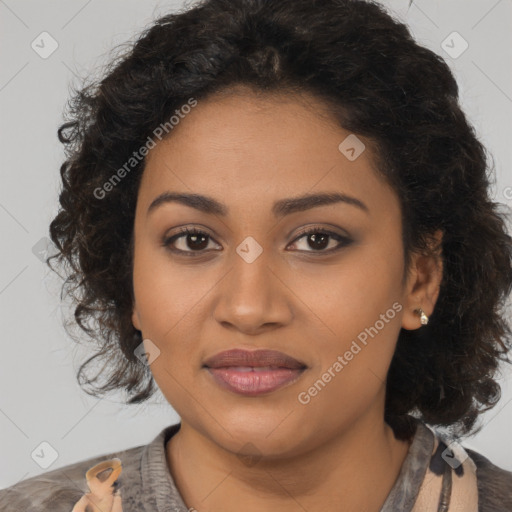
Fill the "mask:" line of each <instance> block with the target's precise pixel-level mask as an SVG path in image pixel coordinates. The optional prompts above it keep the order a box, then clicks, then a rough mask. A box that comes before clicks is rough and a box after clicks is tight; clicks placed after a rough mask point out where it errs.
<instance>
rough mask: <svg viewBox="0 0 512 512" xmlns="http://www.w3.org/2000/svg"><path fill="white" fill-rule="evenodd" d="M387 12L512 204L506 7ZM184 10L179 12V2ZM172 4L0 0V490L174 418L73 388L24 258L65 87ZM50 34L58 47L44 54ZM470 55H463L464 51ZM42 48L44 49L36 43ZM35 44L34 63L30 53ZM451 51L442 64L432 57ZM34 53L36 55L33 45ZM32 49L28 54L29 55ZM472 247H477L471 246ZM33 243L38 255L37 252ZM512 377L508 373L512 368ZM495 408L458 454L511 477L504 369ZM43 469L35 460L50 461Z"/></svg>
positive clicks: (510, 48)
mask: <svg viewBox="0 0 512 512" xmlns="http://www.w3.org/2000/svg"><path fill="white" fill-rule="evenodd" d="M408 3H409V2H408V0H395V1H392V2H386V4H387V5H388V6H389V7H390V8H391V9H392V10H393V12H394V13H395V15H396V16H397V17H398V18H400V19H402V20H404V21H405V22H406V23H407V24H408V25H409V27H410V28H411V30H412V32H413V34H414V35H415V37H416V38H417V40H418V41H420V42H421V43H422V44H424V45H426V46H427V47H429V48H431V49H433V50H434V51H435V52H437V53H438V54H440V55H442V56H443V57H444V58H445V59H446V60H447V61H448V62H449V64H450V66H451V67H452V69H453V71H454V72H455V74H456V77H457V80H458V83H459V85H460V91H461V96H462V104H463V108H464V109H465V111H466V112H467V114H468V115H469V117H470V119H471V121H472V122H473V124H474V126H475V129H476V131H477V133H478V134H479V136H480V138H481V140H482V141H483V142H484V144H485V145H486V146H487V147H488V148H489V151H490V152H491V153H492V155H493V156H494V160H495V166H496V178H497V181H496V183H495V185H494V186H493V194H494V196H495V199H496V200H497V201H500V202H502V203H504V204H506V205H507V206H509V207H510V206H511V205H512V173H511V165H510V164H511V150H510V148H511V144H510V133H511V118H512V87H511V82H512V80H511V62H512V61H511V52H512V35H511V34H512V30H511V28H512V27H511V24H512V0H478V1H477V0H471V1H468V0H457V1H455V0H449V1H447V0H443V1H441V0H437V1H432V0H430V1H427V0H415V5H413V6H411V7H410V8H409V7H408ZM187 4H190V2H187ZM183 5H184V3H183V2H181V1H176V2H170V1H156V0H146V1H144V2H142V1H140V0H139V1H138V2H137V1H134V0H122V1H121V0H103V1H101V2H100V1H99V0H89V1H87V0H80V1H78V0H73V1H71V0H66V1H64V0H53V1H50V0H47V1H41V0H31V1H29V0H21V1H15V0H5V1H3V0H0V48H1V54H0V59H1V60H0V109H1V117H0V130H1V137H0V141H1V142H0V144H1V146H0V173H1V181H0V183H1V188H0V228H1V237H2V243H1V252H0V258H1V259H0V263H1V264H0V327H1V330H0V332H1V333H2V358H1V359H0V368H1V371H0V389H1V396H0V433H1V436H0V461H2V462H1V466H0V488H4V487H7V486H10V485H12V484H15V483H16V482H18V481H20V480H22V479H25V478H29V477H32V476H35V475H37V474H40V473H43V472H45V471H50V470H53V469H57V468H59V467H62V466H65V465H67V464H71V463H73V462H77V461H79V460H83V459H86V458H89V457H93V456H96V455H101V454H104V453H108V452H112V451H115V450H118V449H119V450H120V449H124V448H128V447H132V446H136V445H140V444H145V443H147V442H148V441H149V440H151V439H152V438H153V437H154V436H155V435H157V434H158V433H159V432H160V430H161V429H162V428H163V427H164V426H166V425H169V424H171V423H175V422H177V421H179V418H178V416H177V414H176V413H175V412H174V411H173V409H172V408H171V407H170V405H168V404H167V402H166V400H165V398H164V397H163V395H162V394H161V393H159V394H158V395H157V396H156V397H154V398H153V399H152V400H151V402H150V403H146V404H144V405H141V406H131V407H127V406H123V405H122V403H121V399H122V397H121V395H118V397H117V398H116V397H110V398H104V399H102V400H96V399H94V398H92V397H90V396H89V395H86V394H85V393H84V392H83V391H81V389H80V388H79V386H78V384H77V383H76V381H75V374H76V370H77V368H78V366H79V363H80V362H81V361H83V360H84V359H85V356H86V355H87V354H88V352H87V351H86V350H85V349H84V348H83V347H80V346H79V345H77V344H76V343H74V342H73V341H71V340H70V339H69V337H68V336H67V335H66V334H65V331H64V329H63V327H62V317H63V315H65V313H66V311H65V306H62V305H61V304H60V302H59V286H60V281H59V280H58V279H57V278H56V277H55V276H54V275H53V274H52V273H51V272H50V271H49V270H47V268H46V267H45V265H43V263H42V262H41V261H40V260H39V259H38V257H37V256H36V254H34V252H33V248H34V246H36V247H40V246H41V244H43V245H44V240H43V242H41V239H43V238H44V237H46V236H47V234H48V224H49V222H50V220H51V218H52V216H53V215H54V214H55V212H56V208H57V196H58V189H59V167H60V164H61V163H62V161H63V150H62V146H61V144H60V143H59V142H58V139H57V135H56V130H57V127H58V125H59V124H60V123H61V121H62V112H63V108H64V104H65V101H66V100H67V99H68V96H69V89H68V86H69V84H71V83H76V80H77V78H76V77H77V76H84V75H88V74H90V73H91V72H96V71H98V70H100V67H101V65H102V64H104V63H106V62H107V61H108V59H109V51H110V50H111V49H112V48H113V47H114V46H116V45H117V44H119V43H122V42H124V41H127V40H130V39H132V38H133V37H134V36H135V34H136V33H137V32H139V30H141V29H142V28H144V27H146V26H148V24H150V23H151V21H152V20H153V19H154V18H155V17H157V16H160V15H163V14H165V13H166V12H168V11H170V10H175V9H176V8H178V7H181V6H183ZM45 31H46V32H48V33H49V34H50V35H51V37H52V38H53V39H54V40H55V41H56V42H57V44H58V48H57V49H56V50H55V51H54V53H52V54H51V55H50V56H47V58H43V57H42V56H41V55H40V53H41V52H45V51H46V52H48V51H49V50H50V49H51V40H50V39H49V37H48V36H40V34H41V33H42V32H45ZM454 31H456V32H458V33H459V34H460V36H461V37H462V38H463V39H464V40H465V41H467V44H468V45H469V46H468V48H467V49H466V51H464V52H463V53H462V54H461V55H457V54H458V53H460V51H461V50H462V49H463V48H464V46H462V45H463V44H464V42H463V40H462V39H461V38H460V37H459V36H457V35H453V34H452V33H453V32H454ZM42 38H45V39H44V43H41V39H42ZM33 41H35V42H34V46H35V45H36V44H38V45H39V49H38V51H39V52H40V53H37V52H36V51H35V50H34V49H33V48H32V47H31V44H32V42H33ZM443 41H446V43H445V45H446V44H448V45H449V46H451V48H447V47H446V46H445V48H447V49H448V50H449V52H451V54H452V55H451V56H450V55H449V54H448V53H446V51H445V49H443ZM43 46H44V48H43ZM36 48H37V47H36ZM475 243H478V240H475ZM38 244H39V245H38ZM509 366H512V365H509ZM500 382H501V383H502V386H503V395H502V399H501V400H500V402H499V403H498V405H497V406H496V407H495V408H494V409H493V410H491V411H489V412H487V413H486V414H485V415H483V416H482V417H481V421H482V423H483V424H485V427H484V428H483V430H482V431H481V432H480V433H479V434H477V435H476V436H474V437H472V438H466V439H464V441H463V445H464V446H467V447H469V448H472V449H475V450H477V451H480V452H481V453H483V454H484V455H485V456H487V457H488V458H490V459H491V460H492V461H493V462H494V463H495V464H497V465H499V466H501V467H503V468H506V469H508V470H512V443H511V440H510V430H511V429H510V427H511V425H512V404H511V402H512V385H511V383H512V371H511V370H510V368H509V367H506V368H504V372H503V379H502V380H500ZM42 442H47V443H49V444H50V445H51V447H53V449H54V450H55V452H56V458H55V460H54V461H53V462H52V463H51V465H50V466H48V467H47V468H43V467H41V466H40V465H39V464H38V463H37V462H36V460H38V458H37V457H36V456H34V457H32V455H31V454H33V453H34V451H35V452H36V453H41V449H43V452H44V453H45V457H46V458H43V459H44V460H43V459H41V460H43V462H44V461H46V464H48V463H49V462H50V461H51V458H49V457H51V454H52V453H53V452H52V449H50V448H48V447H47V446H46V445H43V446H42V447H41V443H42Z"/></svg>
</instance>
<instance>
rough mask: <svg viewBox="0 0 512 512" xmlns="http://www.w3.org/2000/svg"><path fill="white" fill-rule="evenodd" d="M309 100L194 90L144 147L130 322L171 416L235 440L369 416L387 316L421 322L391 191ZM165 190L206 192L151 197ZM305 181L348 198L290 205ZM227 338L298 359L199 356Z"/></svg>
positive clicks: (333, 426) (298, 436)
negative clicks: (170, 123) (262, 365)
mask: <svg viewBox="0 0 512 512" xmlns="http://www.w3.org/2000/svg"><path fill="white" fill-rule="evenodd" d="M308 99H309V106H307V105H305V104H303V103H302V102H300V101H298V100H296V99H293V98H292V97H290V96H288V97H285V96H283V97H278V96H273V97H270V96H267V97H266V98H264V97H258V96H255V95H252V94H250V93H247V94H245V95H244V94H239V95H232V96H224V97H220V96H217V97H214V98H212V99H210V100H208V101H203V102H199V103H198V105H197V106H196V107H195V108H194V109H192V110H191V112H190V113H189V114H187V115H186V116H185V117H184V118H183V119H181V121H180V123H179V125H178V126H176V127H175V128H174V130H173V132H171V135H170V136H169V137H168V138H167V139H163V140H162V141H160V142H158V143H157V145H156V146H155V147H154V148H153V149H151V151H150V152H149V155H148V157H147V162H146V167H145V170H144V174H143V177H142V180H141V184H140V189H139V195H138V201H137V209H136V217H135V227H134V229H135V253H134V272H133V281H134V293H135V299H136V301H135V306H134V311H133V315H132V319H133V324H134V326H135V327H136V328H137V329H139V330H141V331H142V336H143V338H144V339H145V340H146V341H145V342H144V343H145V345H144V346H145V348H146V350H147V352H149V353H150V354H151V353H153V354H154V355H156V353H157V352H155V348H154V347H155V346H156V347H157V348H158V350H159V351H160V352H159V353H158V356H157V357H156V358H155V359H154V361H153V362H151V366H150V367H151V371H152V373H153V376H154V379H155V381H156V382H157V384H158V386H159V387H160V389H161V390H162V392H163V394H164V395H165V397H166V398H167V400H168V401H169V403H170V404H171V405H172V406H173V407H174V409H175V410H176V411H177V413H178V414H179V415H180V417H181V420H182V426H183V425H186V426H187V427H188V428H190V427H191V428H193V429H194V430H195V431H197V432H200V433H201V434H202V435H204V436H206V437H207V438H208V439H210V440H211V441H213V442H215V443H216V444H217V445H219V446H221V447H223V448H225V449H227V450H229V451H232V452H239V451H240V450H241V448H242V447H243V446H244V445H245V444H246V443H249V442H250V443H251V446H250V447H249V448H248V447H246V448H244V450H246V451H251V450H252V451H254V452H257V453H261V454H268V455H270V454H272V455H273V456H280V455H285V454H286V455H291V454H297V453H300V452H301V451H303V452H304V451H306V450H309V449H311V448H312V447H314V446H318V445H320V444H321V443H324V442H325V441H326V440H327V439H329V438H331V437H332V436H334V435H336V434H337V433H339V432H343V430H344V429H348V427H349V426H353V424H354V422H356V421H358V420H361V419H362V418H366V419H367V420H368V421H381V422H382V418H383V411H384V396H385V379H386V374H387V371H388V367H389V365H390V362H391V359H392V356H393V352H394V348H395V343H396V340H397V337H398V334H399V331H400V328H401V327H402V326H403V327H405V328H418V327H419V326H420V322H419V318H418V317H417V316H415V315H413V313H412V312H411V311H412V309H413V308H414V307H418V306H422V307H423V308H424V309H425V304H424V303H423V304H420V303H417V304H416V303H414V304H413V302H414V299H415V298H416V296H414V295H413V293H411V291H412V284H413V283H412V281H408V282H407V283H406V285H405V286H404V287H402V275H403V272H404V261H403V252H402V251H403V248H402V247H403V246H402V240H401V235H402V226H401V217H400V207H399V202H398V199H397V197H396V195H395V193H394V192H393V190H392V189H391V188H390V187H388V186H387V185H386V184H385V183H384V182H383V181H381V180H380V179H379V178H378V177H377V175H376V174H375V172H374V171H373V169H372V160H371V155H370V149H369V147H368V145H367V146H366V149H364V148H363V146H362V145H361V143H362V142H364V141H363V140H362V139H361V138H359V140H357V139H354V136H353V135H352V136H351V137H350V138H349V139H347V137H349V136H350V135H351V134H350V132H347V131H345V130H343V129H342V128H340V127H339V126H337V125H336V124H335V123H334V122H332V121H329V120H328V119H327V118H325V117H322V116H321V115H319V113H320V109H321V104H318V103H316V101H315V100H314V99H313V98H309V97H308ZM346 139H347V140H346ZM344 141H345V142H344ZM340 144H341V147H340ZM351 148H353V150H352V149H351ZM164 193H173V194H182V195H184V196H186V195H189V194H195V195H197V196H201V197H205V198H208V200H206V199H195V200H194V201H190V202H189V203H188V204H185V201H176V200H174V201H173V200H167V201H166V200H160V201H159V202H158V204H156V205H154V206H153V208H150V205H151V204H152V203H153V201H154V200H155V199H156V198H158V197H159V196H161V194H164ZM317 194H329V195H334V194H339V195H340V196H341V195H342V196H341V197H343V196H346V197H347V198H350V199H349V200H346V201H336V202H330V203H324V202H323V201H314V200H313V201H307V202H306V201H303V200H300V201H297V202H294V201H295V200H297V199H298V198H302V197H305V196H310V195H317ZM211 202H215V208H214V207H212V206H211V204H212V203H211ZM193 204H195V205H196V206H195V207H194V206H193ZM217 204H218V206H217ZM276 205H277V206H276ZM301 205H302V206H301ZM221 210H222V211H223V212H222V213H221ZM182 228H190V229H196V230H200V231H201V232H202V234H200V235H199V236H197V235H194V234H192V235H187V234H186V233H185V234H182V233H180V229H182ZM307 228H316V229H315V231H316V235H315V234H313V235H309V236H308V235H304V234H303V230H304V229H307ZM326 232H327V233H330V235H329V236H326V235H325V233H326ZM322 233H323V234H322ZM174 235H181V236H180V237H179V238H176V239H174V240H173V241H169V239H171V238H172V237H173V236H174ZM337 237H340V238H337ZM166 240H167V242H168V244H167V245H165V241H166ZM415 293H416V292H415ZM427 314H430V311H428V312H427ZM148 340H150V342H149V341H148ZM231 349H245V350H249V351H253V350H255V349H268V350H276V351H279V352H282V353H284V354H286V355H288V356H291V357H292V358H294V359H296V360H297V361H299V362H300V363H302V365H303V367H304V366H305V369H302V370H292V369H281V370H277V369H276V368H273V369H270V370H268V371H262V370H256V371H261V372H262V373H261V374H260V377H258V376H255V375H257V374H256V371H254V370H253V371H254V373H253V374H252V376H251V375H248V372H244V371H243V369H242V368H236V366H237V365H236V364H235V363H232V364H235V367H233V366H231V369H224V370H219V369H217V370H212V368H211V367H210V368H208V367H205V363H206V361H207V360H208V359H210V358H212V356H214V355H216V354H218V353H220V352H223V351H227V350H231ZM267 362H268V361H267ZM238 363H239V362H238ZM219 364H220V365H221V366H222V364H221V363H219ZM225 364H227V363H225ZM239 366H240V364H239ZM270 366H271V365H270ZM233 368H235V369H233ZM264 374H265V375H264ZM216 376H217V377H216ZM281 378H282V379H283V380H280V379H281ZM290 379H291V380H290ZM226 381H227V382H229V383H231V384H232V387H229V385H228V384H226ZM258 382H263V383H268V382H271V383H274V384H275V383H276V382H279V383H280V384H281V385H280V387H279V386H278V387H277V388H275V389H269V388H265V387H264V384H262V386H263V387H259V388H258V387H257V383H258ZM255 386H256V387H255ZM244 390H245V391H244ZM248 446H249V445H248Z"/></svg>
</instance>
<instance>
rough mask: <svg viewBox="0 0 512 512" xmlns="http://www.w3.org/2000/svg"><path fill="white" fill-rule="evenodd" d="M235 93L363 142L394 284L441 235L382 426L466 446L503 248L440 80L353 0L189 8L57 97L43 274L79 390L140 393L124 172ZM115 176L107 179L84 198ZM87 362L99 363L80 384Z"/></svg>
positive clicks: (496, 339)
mask: <svg viewBox="0 0 512 512" xmlns="http://www.w3.org/2000/svg"><path fill="white" fill-rule="evenodd" d="M237 85H245V86H249V87H250V88H251V89H252V90H254V91H255V92H266V93H272V92H282V91H285V92H289V93H294V92H297V93H303V92H306V93H309V94H312V95H314V96H315V97H316V98H319V99H321V100H323V102H324V104H325V105H326V106H327V107H328V109H329V111H330V112H331V113H332V115H333V116H335V118H336V119H337V121H338V122H339V124H340V126H342V127H343V128H345V129H346V130H349V131H350V132H352V133H355V134H360V135H361V136H363V137H366V138H367V139H368V140H369V141H371V143H372V144H373V146H374V147H375V148H376V150H377V152H376V159H377V160H378V162H377V164H378V169H379V172H381V173H382V175H383V176H384V177H385V179H386V180H387V181H388V182H389V183H390V184H391V185H392V187H393V188H394V190H395V191H396V193H397V194H398V197H399V200H400V204H401V209H402V220H403V245H404V257H405V263H406V270H407V269H408V267H409V264H410V261H411V253H412V251H420V252H423V253H427V252H428V251H429V250H433V249H432V247H431V241H432V240H433V239H432V235H433V233H434V232H435V231H436V230H438V229H441V230H442V232H443V234H444V236H443V239H442V242H441V243H442V258H443V279H442V283H441V288H440V293H439V297H438V301H437V304H436V307H435V310H434V312H433V314H432V316H431V317H430V322H429V323H428V325H425V326H423V327H421V329H418V330H411V331H409V330H404V329H402V330H401V331H400V334H399V338H398V342H397V347H396V351H395V354H394V357H393V360H392V362H391V366H390V369H389V372H388V375H387V391H386V403H385V420H386V421H387V422H388V423H389V424H390V425H391V426H392V427H393V428H394V430H395V435H397V437H398V438H406V437H408V436H409V435H410V432H411V424H412V421H411V415H414V414H417V415H418V416H419V417H420V418H421V419H422V420H423V421H425V422H427V423H430V424H431V425H434V426H443V427H448V428H449V429H450V430H451V432H454V433H455V434H456V435H457V436H463V435H467V434H468V433H472V429H473V433H474V432H475V430H474V426H475V422H476V419H477V417H478V415H479V414H480V413H482V412H484V411H486V410H488V409H490V408H492V407H493V406H494V405H495V404H496V403H497V401H498V400H499V398H500V393H501V389H500V386H499V384H498V383H497V381H496V379H495V376H496V372H497V370H498V367H499V361H500V360H503V361H506V362H509V363H510V362H511V361H510V360H509V358H508V356H507V353H508V352H509V351H510V348H511V345H510V343H511V341H510V334H511V327H510V325H509V324H508V323H507V320H506V315H505V307H506V301H507V298H508V296H509V294H510V291H511V287H512V239H511V237H510V236H509V235H508V234H507V226H506V219H505V214H504V213H503V212H500V211H499V206H500V205H499V203H495V202H493V201H492V200H491V198H490V196H489V190H488V189H489V185H490V179H491V174H490V171H489V166H488V155H487V152H486V149H485V148H484V146H483V145H482V144H481V142H480V141H479V140H478V139H477V136H476V134H475V131H474V129H473V127H472V126H471V124H470V123H469V122H468V120H467V118H466V117H465V115H464V113H463V112H462V110H461V107H460V105H459V102H458V86H457V83H456V80H455V78H454V76H453V74H452V72H451V71H450V68H449V66H448V65H447V64H446V62H445V61H444V60H443V59H442V58H441V57H439V56H438V55H436V54H435V53H434V52H432V51H430V50H429V49H426V48H424V47H422V46H420V45H418V44H417V43H416V42H415V41H414V39H413V37H412V36H411V34H410V32H409V30H408V28H407V27H406V26H405V25H404V24H403V23H401V22H399V21H398V20H396V19H395V18H394V17H393V16H392V15H391V14H389V13H388V12H387V11H386V10H385V9H384V7H382V5H380V4H378V3H377V2H375V1H371V0H368V1H363V0H322V1H321V2H320V1H317V0H204V1H201V2H198V3H196V4H195V5H194V6H192V7H190V8H188V9H184V10H182V11H180V12H174V13H172V14H167V15H165V16H163V17H161V18H159V19H157V20H156V21H155V22H154V23H152V24H151V26H150V27H149V28H146V29H145V30H144V31H143V32H142V33H141V34H140V35H139V37H138V38H137V39H136V40H134V41H133V42H131V43H129V46H128V49H127V50H125V51H124V53H122V54H121V55H120V56H119V57H118V58H115V59H112V60H111V62H110V64H109V65H108V66H106V69H105V72H104V75H103V76H102V77H101V78H100V79H93V80H90V83H88V84H82V86H80V88H79V89H78V90H76V88H75V90H74V91H73V95H72V98H71V99H70V100H69V102H68V104H67V116H66V117H65V119H64V121H65V122H64V124H62V125H61V126H60V128H59V130H58V135H59V140H60V141H61V142H62V143H63V144H64V145H65V152H66V161H65V162H64V163H63V165H62V166H61V169H60V173H61V177H62V190H61V192H60V196H59V201H60V206H61V208H60V210H59V212H58V214H57V215H56V216H55V218H54V219H53V221H52V222H51V224H50V236H51V239H52V241H53V242H54V244H55V245H56V247H57V248H58V251H59V253H57V254H56V255H54V256H53V257H50V258H49V259H48V264H49V265H50V267H51V268H52V270H55V269H54V268H53V265H52V264H51V262H50V260H51V259H52V258H57V260H58V262H59V263H60V264H62V265H64V266H65V267H66V271H67V272H66V273H67V277H66V280H65V282H64V284H63V291H64V289H66V291H67V293H68V294H69V295H70V296H71V297H72V298H73V300H74V305H75V306H76V307H75V309H74V318H75V321H76V323H77V324H78V325H79V326H80V328H81V329H83V331H85V332H86V333H87V334H88V335H89V336H90V338H91V339H92V340H93V341H95V342H96V343H97V345H98V350H97V351H96V352H95V354H94V355H93V356H92V357H90V358H89V359H87V360H86V361H85V362H84V363H83V364H82V365H81V367H80V369H79V371H78V374H77V378H78V381H79V383H80V385H83V386H84V385H91V386H92V388H91V391H88V390H87V389H85V387H84V389H85V391H86V392H87V393H89V394H90V395H93V396H98V395H100V394H104V393H106V392H107V391H111V390H115V389H123V390H125V391H126V392H127V393H128V396H129V397H130V398H129V399H128V400H127V402H126V403H128V404H133V403H140V402H144V401H145V400H147V399H148V398H149V397H150V396H151V395H152V394H153V393H154V391H155V390H156V388H155V386H154V380H153V378H152V375H151V372H150V370H149V367H148V365H147V364H143V363H141V361H140V360H139V359H138V358H137V357H136V356H135V355H134V350H135V348H136V347H137V346H138V345H139V344H140V343H141V342H142V335H141V332H140V331H138V330H136V329H135V328H134V327H133V325H132V322H131V313H132V307H133V304H134V296H133V283H132V264H133V223H134V215H135V205H136V199H137V191H138V186H139V183H140V177H141V175H142V172H143V170H144V164H145V159H144V158H140V159H139V160H137V161H136V162H135V164H133V162H132V164H133V169H131V170H130V171H129V172H128V171H126V165H125V164H126V162H127V161H129V160H131V159H132V158H133V155H135V154H138V153H137V150H138V149H139V148H141V146H143V144H144V143H145V142H146V141H148V140H149V138H151V135H152V134H154V133H155V127H158V126H161V125H162V124H164V123H165V122H166V121H167V120H168V119H169V117H170V116H171V115H172V114H173V113H174V112H176V111H177V109H179V108H180V107H181V106H183V105H184V104H187V102H190V99H191V98H194V99H195V100H196V101H197V100H199V101H200V100H201V99H205V98H207V97H208V96H209V95H212V94H214V93H218V92H220V91H222V90H224V91H228V93H229V91H230V90H233V88H234V87H235V86H237ZM171 135H172V134H171ZM123 165H125V167H124V169H125V173H124V174H123V179H121V180H118V182H116V183H115V184H114V185H115V186H114V185H112V186H110V187H109V188H108V193H104V192H102V193H101V194H99V193H98V191H99V190H103V191H105V190H106V187H105V184H106V183H107V182H109V183H112V177H113V176H114V175H115V174H116V172H117V173H118V170H119V169H120V168H121V167H122V166H123ZM118 175H119V173H118ZM109 180H110V181H109ZM96 358H100V359H99V360H100V361H104V362H105V364H104V366H103V368H102V369H101V371H100V372H98V374H97V375H96V376H95V377H94V378H93V379H89V378H88V377H87V376H85V369H86V368H88V365H89V364H90V363H91V362H92V361H93V360H94V359H96ZM107 366H108V372H109V373H108V375H107V377H108V379H107V380H106V381H105V382H103V384H102V385H100V384H99V383H96V381H97V379H98V376H99V375H100V374H103V375H105V373H104V370H105V368H106V367H107ZM84 376H85V379H83V377H84ZM94 383H96V385H94ZM441 389H442V390H443V392H442V393H441ZM481 428H482V427H479V428H478V429H477V430H476V432H477V431H479V430H480V429H481Z"/></svg>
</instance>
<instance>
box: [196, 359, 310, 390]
mask: <svg viewBox="0 0 512 512" xmlns="http://www.w3.org/2000/svg"><path fill="white" fill-rule="evenodd" d="M203 367H205V368H206V369H207V370H208V372H209V373H210V374H211V375H212V376H213V378H214V380H215V382H216V383H217V384H219V385H220V386H221V387H222V388H224V389H228V390H229V391H232V392H234V393H237V394H241V395H248V396H256V395H260V394H264V393H270V392H272V391H276V390H277V389H280V388H282V387H284V386H286V385H288V384H291V383H292V382H294V381H296V380H297V379H298V378H299V377H300V376H301V375H302V373H303V372H304V370H305V369H306V368H307V366H306V365H305V364H304V363H303V362H301V361H298V360H297V359H295V358H293V357H291V356H289V355H287V354H284V353H282V352H278V351H276V350H253V351H248V350H243V349H234V350H227V351H224V352H220V353H218V354H216V355H214V356H213V357H211V358H209V359H207V360H206V361H205V363H204V365H203Z"/></svg>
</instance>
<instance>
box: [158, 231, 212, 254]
mask: <svg viewBox="0 0 512 512" xmlns="http://www.w3.org/2000/svg"><path fill="white" fill-rule="evenodd" d="M181 239H184V240H181ZM208 239H211V237H210V235H209V234H208V233H206V232H205V231H201V230H200V229H197V228H180V230H179V233H178V234H176V235H173V236H171V237H168V238H165V239H164V241H163V245H164V247H167V248H168V249H169V250H170V251H171V252H175V253H180V254H183V255H185V256H195V254H194V253H202V252H204V249H205V248H206V247H207V246H208ZM205 240H206V242H205ZM176 241H180V242H183V243H182V247H185V248H186V247H188V248H192V249H193V250H192V251H190V250H186V249H179V248H176V247H174V242H176Z"/></svg>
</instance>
